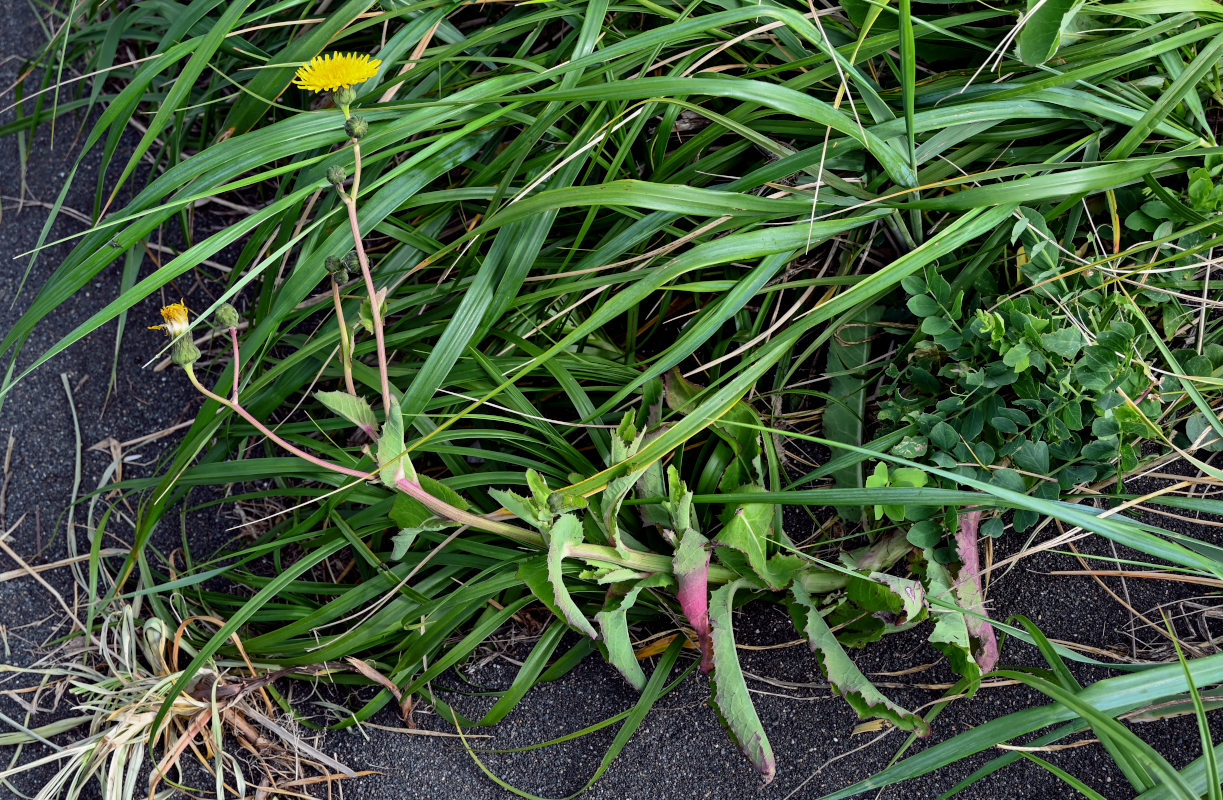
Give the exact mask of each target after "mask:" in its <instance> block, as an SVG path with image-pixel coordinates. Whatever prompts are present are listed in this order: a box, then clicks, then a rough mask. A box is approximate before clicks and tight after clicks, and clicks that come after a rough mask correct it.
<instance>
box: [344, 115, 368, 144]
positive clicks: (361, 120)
mask: <svg viewBox="0 0 1223 800" xmlns="http://www.w3.org/2000/svg"><path fill="white" fill-rule="evenodd" d="M368 131H369V123H368V122H366V121H365V117H358V116H356V115H354V116H351V117H349V118H348V119H346V120H344V133H347V134H348V138H350V139H360V138H361V137H362V136H364V135H365V134H366V133H367V132H368Z"/></svg>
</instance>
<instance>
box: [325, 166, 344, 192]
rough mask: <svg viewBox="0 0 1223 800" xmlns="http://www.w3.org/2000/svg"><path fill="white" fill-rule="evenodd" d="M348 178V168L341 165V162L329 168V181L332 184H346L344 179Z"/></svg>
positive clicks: (339, 185)
mask: <svg viewBox="0 0 1223 800" xmlns="http://www.w3.org/2000/svg"><path fill="white" fill-rule="evenodd" d="M347 179H348V170H346V169H344V168H343V167H341V166H340V165H339V164H332V165H331V166H330V167H328V168H327V182H328V183H330V184H331V185H332V186H335V187H336V188H339V187H341V186H343V185H344V181H346V180H347Z"/></svg>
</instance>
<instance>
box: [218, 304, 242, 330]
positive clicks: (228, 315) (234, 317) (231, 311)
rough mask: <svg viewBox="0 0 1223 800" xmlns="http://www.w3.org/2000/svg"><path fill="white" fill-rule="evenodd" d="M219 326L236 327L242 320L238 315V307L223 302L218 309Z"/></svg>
mask: <svg viewBox="0 0 1223 800" xmlns="http://www.w3.org/2000/svg"><path fill="white" fill-rule="evenodd" d="M216 319H217V327H220V328H236V327H238V323H239V322H240V321H241V319H242V318H241V317H239V316H238V309H236V308H234V307H233V306H231V305H230V304H229V303H222V304H221V307H220V308H218V309H217V317H216Z"/></svg>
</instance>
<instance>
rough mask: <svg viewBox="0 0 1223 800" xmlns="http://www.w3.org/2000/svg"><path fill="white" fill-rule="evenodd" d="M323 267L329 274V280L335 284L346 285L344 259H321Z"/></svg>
mask: <svg viewBox="0 0 1223 800" xmlns="http://www.w3.org/2000/svg"><path fill="white" fill-rule="evenodd" d="M323 266H325V267H326V268H327V272H329V273H331V278H332V280H334V281H335V282H336V283H348V268H347V265H346V264H345V263H344V259H341V258H336V257H335V256H327V257H326V258H325V259H323Z"/></svg>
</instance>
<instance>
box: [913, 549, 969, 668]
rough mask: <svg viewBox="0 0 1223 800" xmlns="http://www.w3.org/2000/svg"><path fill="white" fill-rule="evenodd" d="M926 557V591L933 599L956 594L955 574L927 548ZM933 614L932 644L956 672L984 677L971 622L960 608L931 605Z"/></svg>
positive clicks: (931, 613)
mask: <svg viewBox="0 0 1223 800" xmlns="http://www.w3.org/2000/svg"><path fill="white" fill-rule="evenodd" d="M925 557H926V583H927V587H926V592H927V595H928V596H929V597H931V598H932V602H933V599H934V598H948V597H952V596H953V594H952V583H951V576H950V575H948V574H947V569H946V567H944V566H943V565H942V564H940V563H938V562H937V561H936V560H935V558H934V554H933V553H932V552H931V551H929V550H927V551H926V553H925ZM930 615H931V616H932V617H934V630H933V631H932V632H931V633H930V644H932V645H933V646H934V647H935V648H936V649H937V650H939V651H940V652H942V653H943V655H945V656H947V660H948V661H949V662H951V668H952V669H954V670H955V671H956V674H958V675H963V676H964V677H965V678H968V679H970V680H973V681H976V680H980V678H981V668H980V667H978V666H977V662H976V660H975V659H974V658H973V655H972V641H971V640H970V639H969V635H968V623H967V622H965V620H964V615H963V614H962V613H960V611H959V610H958V609H954V608H945V607H942V606H933V605H932V606H931V609H930Z"/></svg>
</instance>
